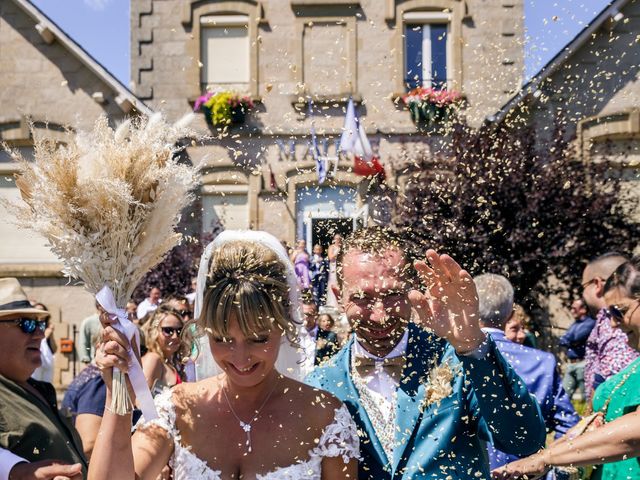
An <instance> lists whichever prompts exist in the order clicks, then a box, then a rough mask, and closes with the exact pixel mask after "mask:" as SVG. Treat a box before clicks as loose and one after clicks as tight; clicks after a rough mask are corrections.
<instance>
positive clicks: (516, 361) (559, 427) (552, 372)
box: [473, 273, 580, 480]
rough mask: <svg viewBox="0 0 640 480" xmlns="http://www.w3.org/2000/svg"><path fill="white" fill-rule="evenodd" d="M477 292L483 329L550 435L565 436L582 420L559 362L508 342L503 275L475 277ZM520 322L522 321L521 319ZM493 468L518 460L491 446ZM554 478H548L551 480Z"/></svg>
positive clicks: (509, 309) (508, 301) (508, 304)
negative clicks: (565, 386) (565, 385)
mask: <svg viewBox="0 0 640 480" xmlns="http://www.w3.org/2000/svg"><path fill="white" fill-rule="evenodd" d="M473 280H474V283H475V284H476V289H477V291H478V298H479V302H480V303H479V312H480V326H481V327H482V331H483V332H485V333H486V334H489V335H491V338H492V339H493V341H494V342H495V343H496V346H497V347H498V350H499V351H500V353H502V355H504V358H505V359H506V360H507V361H508V362H509V363H510V364H511V366H512V367H513V369H514V370H515V372H516V373H517V374H518V376H519V377H520V378H521V379H522V381H524V383H525V384H526V386H527V388H528V389H529V392H530V393H532V394H533V395H535V397H536V399H537V400H538V404H539V405H540V408H541V410H542V417H543V419H544V423H545V426H546V427H547V432H553V433H554V436H555V438H559V437H561V436H562V435H564V434H565V433H566V432H567V431H568V430H569V429H570V428H571V427H573V426H574V425H575V424H576V423H578V420H580V418H579V417H578V414H577V413H576V411H575V410H574V408H573V405H572V404H571V400H570V397H569V396H568V395H567V393H566V392H565V391H564V389H563V388H562V381H561V379H560V375H559V372H558V363H557V361H556V358H555V357H554V356H553V354H551V353H547V352H542V351H540V350H536V349H534V348H529V347H525V346H524V345H521V344H519V343H514V342H512V341H509V340H508V339H507V338H506V335H505V333H504V332H505V322H508V319H510V318H512V317H513V315H512V314H513V305H514V303H513V297H514V291H513V286H512V285H511V283H510V282H509V280H507V279H506V278H505V277H503V276H502V275H496V274H492V273H485V274H483V275H479V276H477V277H475V278H474V279H473ZM518 321H520V320H518ZM487 447H488V451H489V461H490V464H491V469H495V468H498V467H501V466H502V465H505V464H507V463H509V462H512V461H514V460H517V459H518V458H519V457H518V456H517V455H510V454H507V453H504V452H501V451H500V450H497V449H496V448H494V446H493V445H492V444H488V445H487ZM552 478H555V477H552V476H549V480H551V479H552Z"/></svg>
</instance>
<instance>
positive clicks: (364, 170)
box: [338, 98, 385, 180]
mask: <svg viewBox="0 0 640 480" xmlns="http://www.w3.org/2000/svg"><path fill="white" fill-rule="evenodd" d="M338 151H339V152H343V153H346V154H351V155H353V172H354V173H355V174H357V175H362V176H364V177H370V176H379V177H380V178H381V179H382V180H384V177H385V173H384V167H383V166H382V165H381V164H380V160H379V159H378V157H376V156H375V155H374V154H373V150H372V149H371V144H370V143H369V139H368V138H367V134H366V133H365V131H364V127H363V126H362V124H361V123H360V121H359V119H358V115H357V114H356V107H355V106H354V104H353V99H352V98H350V99H349V104H348V105H347V115H346V117H345V118H344V127H343V128H342V137H341V138H340V146H339V147H338Z"/></svg>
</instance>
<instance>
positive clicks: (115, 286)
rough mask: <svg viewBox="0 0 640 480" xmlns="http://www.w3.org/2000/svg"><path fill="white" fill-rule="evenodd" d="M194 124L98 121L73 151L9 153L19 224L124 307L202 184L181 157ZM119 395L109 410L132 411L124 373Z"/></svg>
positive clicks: (39, 143) (43, 146)
mask: <svg viewBox="0 0 640 480" xmlns="http://www.w3.org/2000/svg"><path fill="white" fill-rule="evenodd" d="M187 123H188V121H187V120H186V119H183V120H181V121H180V122H178V123H177V124H175V125H169V124H167V123H166V122H165V120H164V119H163V118H162V116H161V115H160V114H154V115H153V116H151V117H149V118H139V119H134V120H126V121H125V122H124V123H122V124H121V125H120V126H119V127H118V128H116V129H115V130H114V129H112V128H111V127H109V124H108V120H107V118H105V117H101V118H99V119H98V120H97V121H96V123H95V126H94V128H93V131H91V132H86V133H78V134H75V135H73V134H70V137H71V140H70V142H69V143H68V144H66V145H60V144H57V143H55V142H53V141H51V140H47V139H39V140H36V142H35V161H34V162H29V161H27V160H25V159H24V158H23V157H21V156H20V155H19V154H18V153H17V152H13V151H10V153H11V155H12V157H13V158H14V159H15V160H17V161H18V162H20V163H21V166H22V171H21V174H20V175H19V177H18V178H17V180H16V185H17V186H18V188H19V189H20V192H21V194H22V199H23V200H24V202H23V203H22V204H20V205H12V206H11V210H12V211H13V213H14V214H15V215H16V217H17V219H18V226H19V227H21V228H26V229H31V230H34V231H35V232H37V233H39V234H40V235H42V236H44V238H45V239H46V240H47V241H48V243H49V245H50V247H51V250H52V251H53V252H54V253H55V254H56V255H58V256H59V257H60V259H61V260H62V261H63V263H64V273H65V274H66V275H68V276H70V277H73V278H77V279H81V280H82V281H83V282H84V283H85V285H86V288H87V289H88V290H89V291H90V292H91V293H92V294H94V295H95V294H97V293H98V292H99V291H100V290H101V289H102V288H103V287H104V286H105V285H106V286H107V287H109V289H110V290H111V291H112V292H113V298H114V299H115V302H116V305H117V307H118V308H123V307H124V305H125V304H126V302H127V300H128V299H129V298H130V296H131V294H132V293H133V290H134V288H135V287H136V285H137V284H138V282H139V281H140V280H141V279H142V277H143V276H144V275H145V274H146V273H147V272H148V271H149V270H150V269H151V268H153V267H154V266H155V265H156V264H158V263H159V262H160V261H161V260H162V258H163V257H164V256H165V255H166V253H167V252H168V251H169V250H170V249H171V248H172V247H174V246H175V245H176V244H177V243H178V242H179V240H180V238H181V236H180V234H179V233H176V232H175V230H174V229H175V226H176V224H177V222H178V221H179V219H180V212H181V211H182V209H183V208H184V207H185V206H186V205H187V204H188V203H190V202H191V200H192V197H193V194H192V192H193V190H194V188H195V187H196V186H197V182H198V176H197V171H196V169H195V168H194V167H192V166H190V165H185V164H182V163H178V161H177V159H176V155H175V154H176V151H177V142H178V140H179V139H181V138H184V137H187V136H189V135H190V132H189V131H187V129H186V126H185V125H186V124H187ZM116 378H117V383H118V385H116ZM116 388H117V389H118V390H117V391H116ZM113 393H114V395H113V396H114V403H115V399H116V397H117V396H118V395H122V394H124V395H126V398H125V399H123V398H121V397H118V403H119V404H118V405H112V409H114V410H115V411H121V412H122V411H125V410H126V409H127V408H128V407H129V406H130V402H131V401H130V399H129V396H128V393H127V389H126V383H125V382H124V376H123V375H117V374H114V389H113ZM123 402H124V403H123Z"/></svg>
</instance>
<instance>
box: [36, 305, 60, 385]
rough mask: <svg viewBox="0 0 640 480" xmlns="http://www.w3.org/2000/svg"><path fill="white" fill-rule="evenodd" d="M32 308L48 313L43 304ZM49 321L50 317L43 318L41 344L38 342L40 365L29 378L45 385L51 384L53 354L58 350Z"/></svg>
mask: <svg viewBox="0 0 640 480" xmlns="http://www.w3.org/2000/svg"><path fill="white" fill-rule="evenodd" d="M33 308H36V309H38V310H43V311H45V312H48V311H49V310H48V309H47V307H46V306H45V305H44V304H42V303H39V302H36V303H34V304H33ZM50 320H51V316H48V317H46V318H45V322H46V328H45V330H44V338H43V339H42V342H40V358H41V359H42V364H41V365H40V366H39V367H38V368H36V369H35V371H34V372H33V375H31V378H33V379H35V380H40V381H41V382H47V383H53V373H54V370H55V358H54V354H55V353H56V351H57V350H58V346H57V344H56V340H55V338H54V337H53V332H54V330H55V328H54V326H53V324H52V323H51V321H50Z"/></svg>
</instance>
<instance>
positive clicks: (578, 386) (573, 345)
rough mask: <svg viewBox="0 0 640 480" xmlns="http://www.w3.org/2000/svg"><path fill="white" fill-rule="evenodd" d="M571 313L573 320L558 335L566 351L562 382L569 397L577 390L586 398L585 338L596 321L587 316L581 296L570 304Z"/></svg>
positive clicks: (560, 343)
mask: <svg viewBox="0 0 640 480" xmlns="http://www.w3.org/2000/svg"><path fill="white" fill-rule="evenodd" d="M571 315H572V316H573V318H574V320H575V322H573V323H572V324H571V326H570V327H569V329H568V330H567V332H566V333H565V334H564V335H563V336H562V337H560V341H559V345H560V346H561V347H563V348H565V349H566V351H567V365H566V369H565V372H564V377H563V378H562V383H563V385H564V389H565V390H566V392H567V395H569V398H572V397H573V394H574V393H575V391H576V390H579V391H580V395H581V398H582V399H583V400H586V395H585V389H584V355H585V350H586V343H587V339H588V338H589V334H590V333H591V330H593V327H594V326H595V324H596V321H595V320H594V319H593V318H591V317H590V316H589V310H588V309H587V305H586V304H585V303H584V300H582V299H581V298H578V299H576V300H574V301H573V303H572V304H571Z"/></svg>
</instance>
